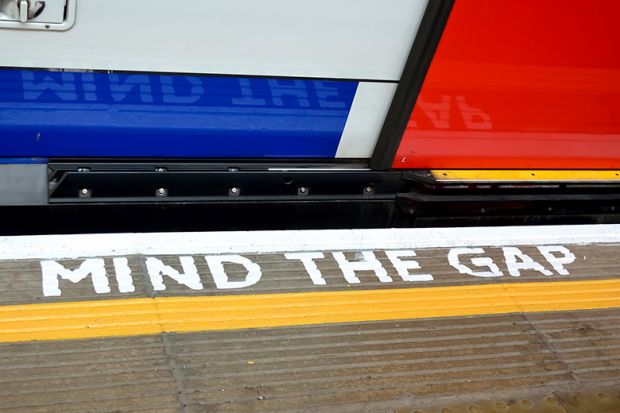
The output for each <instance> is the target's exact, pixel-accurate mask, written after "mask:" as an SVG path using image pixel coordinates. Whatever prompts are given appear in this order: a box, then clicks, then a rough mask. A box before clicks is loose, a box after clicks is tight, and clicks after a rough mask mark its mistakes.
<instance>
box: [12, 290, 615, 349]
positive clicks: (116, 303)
mask: <svg viewBox="0 0 620 413" xmlns="http://www.w3.org/2000/svg"><path fill="white" fill-rule="evenodd" d="M614 307H620V280H617V279H611V280H595V281H554V282H529V283H506V284H484V285H469V286H451V287H426V288H406V289H381V290H356V291H328V292H307V293H286V294H254V295H229V296H193V297H158V298H131V299H114V300H94V301H80V302H58V303H49V304H24V305H11V306H2V307H0V342H3V343H10V342H22V341H37V340H70V339H84V338H96V337H114V336H138V335H148V334H159V333H163V332H198V331H214V330H236V329H247V328H265V327H283V326H295V325H308V324H324V323H348V322H362V321H378V320H398V319H416V318H433V317H458V316H474V315H486V314H503V313H520V312H545V311H568V310H586V309H603V308H614Z"/></svg>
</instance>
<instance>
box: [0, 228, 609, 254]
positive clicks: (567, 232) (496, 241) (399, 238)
mask: <svg viewBox="0 0 620 413" xmlns="http://www.w3.org/2000/svg"><path fill="white" fill-rule="evenodd" d="M597 243H620V225H566V226H527V227H524V226H521V227H470V228H406V229H402V228H399V229H356V230H311V231H306V230H304V231H251V232H182V233H178V232H177V233H175V232H170V233H139V234H127V233H125V234H78V235H34V236H10V237H0V260H19V259H39V258H49V259H62V258H65V259H71V258H83V257H102V256H128V255H181V254H185V255H192V254H205V253H208V254H231V253H233V254H252V253H270V252H274V253H275V252H299V251H347V250H373V249H382V250H388V249H410V248H452V247H470V246H473V247H492V246H505V245H549V244H597Z"/></svg>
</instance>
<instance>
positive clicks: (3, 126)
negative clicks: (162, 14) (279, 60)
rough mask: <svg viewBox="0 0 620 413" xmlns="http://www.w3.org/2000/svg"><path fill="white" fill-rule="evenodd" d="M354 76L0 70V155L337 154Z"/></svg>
mask: <svg viewBox="0 0 620 413" xmlns="http://www.w3.org/2000/svg"><path fill="white" fill-rule="evenodd" d="M356 89H357V82H354V81H323V80H300V79H278V78H247V77H228V76H185V75H161V74H121V73H88V72H53V71H40V70H36V71H31V70H0V157H63V156H76V157H80V156H84V157H213V158H217V157H235V158H243V157H246V158H247V157H252V158H253V157H321V158H329V157H333V156H335V153H336V150H337V148H338V144H339V142H340V137H341V135H342V131H343V129H344V125H345V123H346V120H347V116H348V114H349V111H350V109H351V104H352V102H353V97H354V95H355V91H356Z"/></svg>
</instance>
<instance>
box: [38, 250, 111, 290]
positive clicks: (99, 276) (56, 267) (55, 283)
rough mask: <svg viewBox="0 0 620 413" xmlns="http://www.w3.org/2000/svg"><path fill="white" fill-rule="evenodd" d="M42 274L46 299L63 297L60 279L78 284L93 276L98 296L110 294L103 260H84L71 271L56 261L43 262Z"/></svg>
mask: <svg viewBox="0 0 620 413" xmlns="http://www.w3.org/2000/svg"><path fill="white" fill-rule="evenodd" d="M41 272H42V277H43V295H44V296H46V297H57V296H60V295H61V291H60V279H61V278H62V279H63V280H68V281H71V282H72V283H74V284H75V283H78V282H80V281H82V280H83V279H85V278H86V277H88V276H89V275H90V276H91V280H92V282H93V287H94V288H95V292H96V293H97V294H105V293H109V292H110V283H109V282H108V276H107V274H106V270H105V262H104V261H103V259H101V258H90V259H87V260H84V261H83V262H82V264H81V265H80V266H79V267H78V268H76V269H74V270H70V269H67V268H65V266H64V265H62V264H59V263H58V262H56V261H55V260H46V261H41Z"/></svg>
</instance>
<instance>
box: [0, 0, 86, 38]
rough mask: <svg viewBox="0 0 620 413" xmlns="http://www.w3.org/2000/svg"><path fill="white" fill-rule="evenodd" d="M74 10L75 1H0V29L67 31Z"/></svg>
mask: <svg viewBox="0 0 620 413" xmlns="http://www.w3.org/2000/svg"><path fill="white" fill-rule="evenodd" d="M76 8H77V0H0V29H21V30H49V31H65V30H69V29H70V28H71V27H73V25H74V24H75V14H76Z"/></svg>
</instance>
